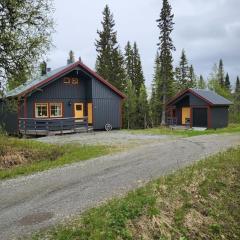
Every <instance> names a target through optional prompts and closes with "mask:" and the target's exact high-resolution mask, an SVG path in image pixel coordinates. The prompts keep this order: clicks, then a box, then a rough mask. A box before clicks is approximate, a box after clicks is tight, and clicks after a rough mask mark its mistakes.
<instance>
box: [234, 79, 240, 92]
mask: <svg viewBox="0 0 240 240" xmlns="http://www.w3.org/2000/svg"><path fill="white" fill-rule="evenodd" d="M235 93H240V80H239V77H238V76H237V80H236V87H235Z"/></svg>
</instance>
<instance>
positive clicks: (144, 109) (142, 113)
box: [137, 83, 149, 128]
mask: <svg viewBox="0 0 240 240" xmlns="http://www.w3.org/2000/svg"><path fill="white" fill-rule="evenodd" d="M137 109H138V111H139V116H138V122H139V125H138V127H139V128H147V127H148V121H149V105H148V100H147V90H146V87H145V84H144V83H143V84H142V85H141V87H140V93H139V97H138V108H137Z"/></svg>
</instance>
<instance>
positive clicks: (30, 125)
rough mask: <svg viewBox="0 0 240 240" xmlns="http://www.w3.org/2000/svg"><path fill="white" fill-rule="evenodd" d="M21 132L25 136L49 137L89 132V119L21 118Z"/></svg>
mask: <svg viewBox="0 0 240 240" xmlns="http://www.w3.org/2000/svg"><path fill="white" fill-rule="evenodd" d="M18 127H19V132H20V133H22V134H25V135H49V134H63V133H70V132H78V131H79V130H81V129H85V130H86V131H88V118H87V117H83V118H73V117H72V118H44V119H39V118H19V120H18Z"/></svg>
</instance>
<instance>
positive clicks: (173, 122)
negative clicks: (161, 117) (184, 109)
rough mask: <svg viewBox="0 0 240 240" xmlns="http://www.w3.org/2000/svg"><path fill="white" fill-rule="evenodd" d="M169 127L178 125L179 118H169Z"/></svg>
mask: <svg viewBox="0 0 240 240" xmlns="http://www.w3.org/2000/svg"><path fill="white" fill-rule="evenodd" d="M167 125H177V118H176V117H168V118H167Z"/></svg>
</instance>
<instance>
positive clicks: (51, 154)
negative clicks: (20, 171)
mask: <svg viewBox="0 0 240 240" xmlns="http://www.w3.org/2000/svg"><path fill="white" fill-rule="evenodd" d="M60 155H62V153H61V151H58V150H57V149H53V150H51V151H43V150H38V149H19V148H12V147H8V146H3V147H0V170H1V169H9V168H12V167H15V166H19V165H24V164H28V163H32V162H34V161H41V160H42V159H48V160H51V161H54V160H56V159H57V158H58V157H59V156H60Z"/></svg>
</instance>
